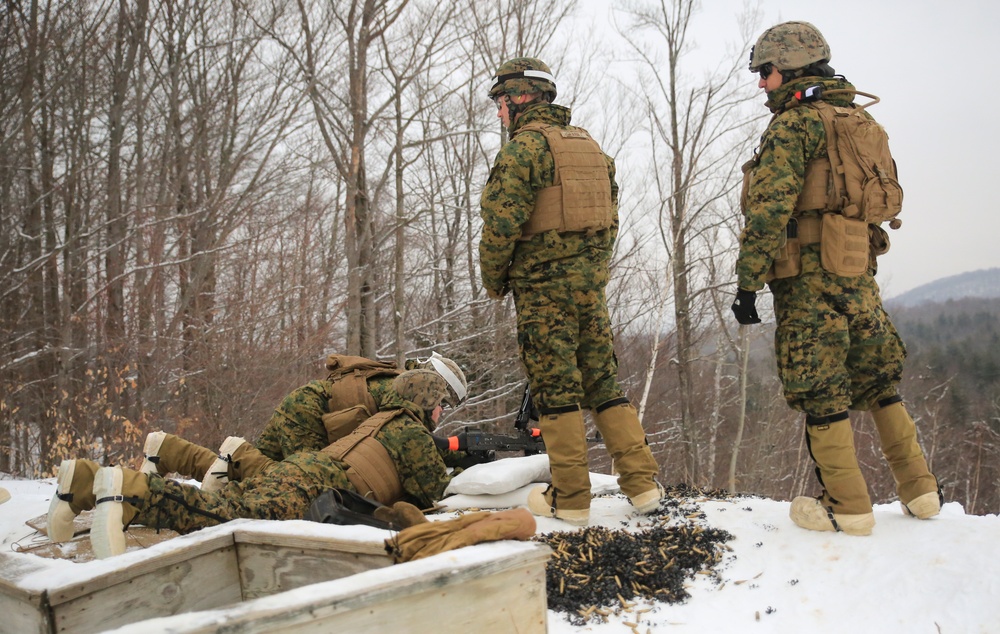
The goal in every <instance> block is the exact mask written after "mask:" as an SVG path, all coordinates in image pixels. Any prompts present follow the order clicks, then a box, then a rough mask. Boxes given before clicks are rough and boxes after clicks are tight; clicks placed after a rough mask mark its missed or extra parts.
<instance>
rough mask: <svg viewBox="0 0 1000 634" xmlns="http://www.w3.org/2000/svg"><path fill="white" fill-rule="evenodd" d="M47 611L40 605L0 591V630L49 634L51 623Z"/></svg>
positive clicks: (25, 633)
mask: <svg viewBox="0 0 1000 634" xmlns="http://www.w3.org/2000/svg"><path fill="white" fill-rule="evenodd" d="M48 616H49V615H48V611H46V610H44V609H43V608H42V607H41V606H40V605H37V604H33V603H31V602H29V601H22V600H21V599H20V598H17V597H14V596H12V595H10V594H7V593H5V592H2V591H0V619H3V621H2V625H0V632H17V633H18V634H22V633H23V634H49V633H50V632H51V631H52V624H51V622H50V621H49V618H48Z"/></svg>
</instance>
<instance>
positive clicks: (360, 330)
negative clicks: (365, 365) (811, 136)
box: [0, 0, 1000, 513]
mask: <svg viewBox="0 0 1000 634" xmlns="http://www.w3.org/2000/svg"><path fill="white" fill-rule="evenodd" d="M697 8H698V5H697V3H696V2H691V1H685V0H646V1H635V2H625V1H623V2H621V3H616V9H615V16H616V17H615V22H614V25H613V27H614V28H615V29H616V30H617V32H618V33H619V34H620V35H621V36H622V38H623V41H624V42H626V43H627V48H626V50H621V49H614V48H613V47H608V46H604V45H603V44H604V42H603V38H602V37H600V36H599V34H598V35H595V34H594V33H582V32H574V33H573V37H559V36H558V34H559V33H560V32H563V33H565V32H566V29H569V28H570V26H571V24H572V25H575V26H573V28H578V26H579V23H571V20H572V18H573V16H574V12H575V11H576V10H577V3H576V2H573V1H569V0H493V1H490V2H481V1H478V0H455V1H453V2H445V3H441V2H438V1H437V0H299V1H298V2H296V3H285V2H273V1H270V0H227V1H224V2H211V3H207V2H198V1H195V0H171V1H168V2H160V3H157V2H154V3H150V2H149V1H148V0H119V1H114V0H81V1H79V2H72V3H67V2H58V1H52V0H4V2H3V5H2V6H0V279H2V280H3V282H2V283H0V339H2V347H0V473H8V474H14V475H18V476H22V477H41V476H46V475H51V474H52V473H53V472H54V469H55V468H56V467H57V466H58V462H59V460H60V459H61V458H64V457H82V456H90V457H92V458H94V459H96V460H99V461H101V462H104V463H110V462H124V463H130V464H133V465H135V464H137V461H138V458H139V453H140V451H141V445H142V439H143V438H144V436H145V434H146V433H147V432H149V431H153V430H157V429H163V430H166V431H169V432H172V433H177V434H180V435H183V436H185V437H187V438H189V439H190V440H193V441H196V442H199V443H201V444H203V445H206V446H209V447H215V446H218V445H219V443H220V442H221V441H222V440H223V439H224V438H225V437H226V436H229V435H242V436H246V437H250V438H252V437H253V436H254V435H255V433H256V432H257V431H258V430H259V429H260V428H261V427H262V426H263V424H264V422H265V421H266V420H267V418H268V417H269V415H270V412H271V410H272V409H273V407H274V405H275V404H276V403H277V402H278V401H279V400H280V399H281V397H282V396H284V395H285V394H286V393H287V392H288V391H289V390H291V389H293V388H295V387H297V386H298V385H301V384H302V383H304V382H306V381H308V380H310V379H313V378H318V377H320V376H322V374H323V369H322V362H323V359H324V358H325V355H326V354H327V353H329V352H348V353H351V354H361V355H364V356H369V357H377V358H381V359H388V360H396V361H401V360H402V359H404V358H409V357H414V356H421V355H427V354H429V352H430V351H431V350H437V351H439V352H441V353H442V354H445V355H446V356H449V357H452V358H454V359H456V360H458V361H459V362H460V363H461V364H462V366H463V367H464V368H465V369H466V374H467V376H468V378H469V381H470V392H471V397H470V398H469V400H468V401H467V402H466V403H465V404H464V405H463V406H462V407H460V408H459V409H457V410H455V411H452V412H449V414H448V416H447V418H446V419H445V421H444V423H443V427H444V428H445V429H456V428H458V427H460V426H462V425H465V424H477V425H481V426H486V427H492V428H498V429H503V428H508V427H509V425H510V422H511V419H512V416H513V412H514V411H515V409H516V406H517V402H518V399H519V398H520V393H521V386H522V385H523V382H524V375H523V371H522V369H521V367H520V363H519V361H518V357H517V346H516V341H515V338H514V318H513V306H512V304H511V301H510V299H509V298H508V299H506V300H505V301H503V302H493V301H491V300H489V299H488V298H487V297H486V294H485V292H484V291H483V289H482V288H481V286H480V284H479V272H478V267H477V259H478V257H477V241H478V233H479V227H480V220H479V215H478V212H479V206H478V199H479V192H480V190H481V188H482V186H483V184H484V183H485V180H486V177H487V175H488V172H489V167H490V165H491V163H492V160H493V157H494V155H495V153H496V151H497V149H498V148H499V146H500V144H501V142H502V139H503V137H502V130H501V128H500V125H499V122H498V121H497V120H496V118H495V110H494V106H493V104H492V103H491V102H490V101H489V100H488V99H487V98H486V91H487V89H488V86H489V80H490V78H491V77H492V75H493V72H494V70H495V69H496V67H497V66H498V65H499V63H500V62H501V61H503V60H505V59H508V58H510V57H513V56H518V55H525V54H526V55H532V56H538V57H541V58H543V59H544V60H546V61H547V62H548V63H549V65H550V66H551V67H552V68H553V69H554V70H555V72H556V75H557V79H558V84H559V92H560V98H559V99H557V101H558V102H559V103H562V104H564V105H567V106H570V107H572V108H573V109H574V112H575V115H576V116H575V119H574V121H575V123H577V124H579V125H583V126H585V127H587V128H589V129H590V130H591V132H592V133H593V134H594V136H595V137H596V138H598V139H599V140H600V141H601V143H602V146H603V147H604V149H605V151H606V152H607V153H609V154H611V155H613V156H618V157H619V181H620V184H621V186H622V200H621V209H620V214H621V221H622V232H621V239H620V241H619V244H618V245H617V250H616V254H615V258H614V264H613V271H612V279H613V282H612V284H611V286H610V287H609V290H608V293H609V303H610V306H611V309H612V313H613V319H614V323H615V325H616V347H617V353H618V358H619V360H620V363H621V373H620V377H621V379H622V382H623V384H624V385H625V386H626V389H627V391H628V394H629V396H630V397H631V398H632V400H633V402H634V403H635V404H636V405H637V407H638V408H639V411H640V414H641V417H642V420H643V425H644V427H645V429H646V431H647V434H648V437H649V439H650V443H651V445H652V447H653V449H654V452H655V454H656V457H657V459H658V461H659V463H660V465H661V477H662V478H663V479H664V481H666V482H671V483H672V482H681V481H683V482H687V483H690V484H694V485H699V486H718V487H725V488H728V489H730V490H734V491H748V492H755V493H759V494H762V495H767V496H769V497H773V498H775V499H784V498H790V497H792V496H795V495H798V494H803V493H805V494H809V493H814V492H815V489H816V483H815V480H814V477H813V475H812V469H811V463H810V460H809V457H808V451H807V449H806V447H805V445H804V434H803V431H802V425H801V421H800V420H799V416H797V415H796V414H795V413H794V412H791V411H790V410H789V409H788V408H787V407H786V406H785V404H784V401H783V399H782V397H781V392H780V386H779V385H778V383H777V380H776V376H775V371H774V361H773V356H772V353H771V352H770V336H771V332H772V329H773V319H770V320H769V319H768V317H769V316H768V315H767V314H766V313H767V299H766V296H765V298H764V299H763V302H762V303H763V304H764V306H763V309H764V313H765V314H764V317H765V322H768V321H770V322H771V323H770V328H769V327H768V323H765V325H763V326H759V327H755V328H738V327H737V326H736V325H735V322H734V321H733V319H732V317H731V315H730V314H729V309H728V306H729V304H730V303H731V301H732V293H733V283H734V276H733V274H732V270H733V262H734V258H735V251H734V249H735V245H736V236H737V234H738V231H739V225H740V214H739V211H738V205H737V201H736V199H737V195H738V189H739V183H740V177H741V175H740V169H739V168H740V165H741V164H742V162H743V161H745V160H746V158H747V157H748V156H749V154H750V151H751V149H752V147H753V146H754V145H755V143H756V138H757V137H758V135H759V134H760V132H761V131H762V130H763V128H764V125H765V123H766V118H765V115H766V112H765V111H764V109H763V108H761V104H760V102H761V96H760V94H759V91H757V90H756V89H755V83H756V82H755V81H754V80H753V78H752V77H751V78H750V79H748V73H747V70H746V59H747V53H748V50H749V46H750V44H752V41H753V39H752V38H754V37H756V35H757V34H758V32H759V31H760V30H761V28H762V24H761V14H760V11H759V9H756V10H755V9H753V8H752V7H750V9H749V10H748V11H746V13H745V14H743V15H741V16H734V17H733V20H734V23H735V24H737V25H738V29H737V32H738V33H739V37H737V38H736V39H735V40H734V41H732V42H729V43H728V44H727V45H726V49H725V50H724V51H719V55H718V58H719V59H721V60H723V62H722V63H720V64H718V65H716V66H715V67H714V69H713V70H710V71H705V70H704V68H703V66H702V65H701V64H700V63H699V64H696V63H693V62H690V59H691V58H690V57H689V55H690V53H691V52H692V50H693V49H694V44H693V42H692V41H690V40H689V36H688V33H689V28H690V27H691V24H692V23H693V21H694V20H697V19H698V18H699V13H698V11H697ZM583 47H586V54H581V50H582V48H583ZM622 57H627V58H628V59H629V60H630V61H631V63H632V64H631V68H633V69H634V71H633V73H634V74H627V75H620V76H615V74H614V73H608V72H606V71H608V69H609V68H612V67H613V65H612V62H613V61H614V60H616V59H621V58H622ZM627 154H631V156H632V158H631V159H626V158H625V157H624V156H623V155H627ZM624 166H627V169H623V167H624ZM904 186H905V182H904ZM888 257H891V254H890V256H888ZM998 314H1000V306H998V305H997V302H995V301H990V300H964V301H962V302H951V303H949V304H947V305H941V306H932V307H930V308H928V307H924V308H923V309H921V308H920V307H917V308H906V309H900V311H898V312H896V311H894V312H893V315H894V317H896V318H897V321H898V322H899V323H898V326H899V327H900V330H901V331H903V334H904V336H908V337H910V338H909V339H908V344H909V345H910V349H911V357H910V361H909V362H908V366H907V376H906V378H905V380H904V383H903V385H902V387H901V390H902V392H903V394H904V396H906V398H907V400H908V402H909V404H910V408H911V410H912V413H913V415H914V417H915V418H916V419H917V422H918V426H919V428H920V430H921V434H922V438H921V440H922V442H923V444H924V447H925V451H926V453H927V456H928V459H929V462H930V463H931V466H932V469H933V470H934V472H935V473H936V474H937V476H938V477H939V479H940V480H941V483H942V485H943V487H944V488H945V492H946V494H947V495H948V497H949V499H954V500H958V501H960V502H962V503H963V505H964V506H965V508H966V510H967V512H970V513H996V512H997V511H998V509H1000V493H998V488H1000V487H998V486H997V485H998V484H1000V467H998V465H1000V460H998V458H1000V385H998V382H1000V345H997V344H998V343H1000V342H998V340H997V338H998V334H997V333H998V325H997V323H996V321H997V315H998ZM973 342H975V343H973ZM855 421H856V423H857V425H856V427H857V443H858V447H859V452H860V455H861V457H862V462H863V468H864V469H865V471H866V475H867V477H868V481H869V483H870V486H871V488H872V492H873V496H874V498H875V500H876V501H880V502H881V501H888V500H891V499H892V496H893V495H894V493H893V491H894V487H893V483H892V478H891V475H890V474H889V473H888V471H887V469H885V468H884V465H883V464H882V462H881V458H880V455H879V448H878V441H877V437H876V436H875V435H874V431H873V426H872V425H871V424H870V419H869V418H868V417H867V416H866V415H865V416H855ZM591 461H592V468H593V469H594V470H597V471H600V470H604V471H607V470H608V469H610V465H609V464H608V459H607V456H606V454H605V452H604V451H603V448H595V449H594V450H593V451H592V453H591Z"/></svg>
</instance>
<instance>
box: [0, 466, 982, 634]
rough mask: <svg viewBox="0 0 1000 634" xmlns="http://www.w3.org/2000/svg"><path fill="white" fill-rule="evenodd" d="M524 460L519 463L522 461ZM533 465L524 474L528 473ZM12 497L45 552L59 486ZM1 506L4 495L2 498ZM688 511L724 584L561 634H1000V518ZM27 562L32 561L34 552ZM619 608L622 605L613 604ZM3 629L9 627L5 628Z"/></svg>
mask: <svg viewBox="0 0 1000 634" xmlns="http://www.w3.org/2000/svg"><path fill="white" fill-rule="evenodd" d="M519 461H520V462H519ZM525 464H528V465H530V466H531V468H529V469H527V470H526V469H524V465H525ZM483 466H484V467H487V468H485V469H480V471H481V472H482V474H481V475H482V477H483V479H484V482H485V483H486V484H485V485H484V486H485V487H486V488H488V489H491V490H499V489H503V488H508V489H509V488H511V487H510V486H508V487H504V486H502V483H504V482H507V483H508V484H509V485H511V486H514V485H518V484H523V482H521V480H523V479H524V478H526V477H529V476H528V475H526V474H529V473H531V472H532V471H534V470H536V469H537V468H538V464H537V458H536V461H535V462H530V461H526V459H514V460H513V461H512V460H505V461H499V462H497V463H493V464H492V465H483ZM594 481H595V491H596V492H598V493H601V495H599V496H598V497H596V498H595V499H594V503H593V507H592V511H591V524H592V525H601V526H606V527H608V528H609V529H612V530H636V529H637V527H638V528H641V527H642V526H643V524H644V521H645V518H638V517H635V516H634V514H633V513H632V510H631V509H632V507H631V506H630V505H629V503H628V501H627V500H626V499H625V498H624V497H623V496H621V495H620V494H618V493H617V492H616V487H615V485H614V481H613V479H611V478H609V477H608V476H600V475H597V474H595V476H594ZM0 487H3V488H5V489H6V490H7V491H9V492H10V494H11V499H10V500H9V501H7V502H6V503H3V504H2V506H0V548H2V549H3V550H4V551H8V552H9V551H16V550H17V546H18V545H19V544H20V545H30V544H32V543H37V541H38V540H39V539H44V538H39V537H38V535H37V534H36V533H35V531H34V530H33V529H31V528H29V527H28V526H26V525H25V524H24V522H25V521H26V520H28V519H31V518H34V517H37V516H39V515H42V514H44V513H45V512H46V511H47V510H48V505H49V499H50V498H51V496H52V494H53V492H54V489H55V485H54V481H53V479H46V480H13V479H4V477H3V476H2V475H0ZM528 488H530V487H523V486H522V487H516V486H515V488H514V490H512V491H507V492H504V493H501V494H483V495H457V496H454V497H451V498H446V503H447V506H448V507H449V508H453V509H458V508H464V507H476V506H481V507H484V508H490V507H504V506H509V505H517V504H520V503H523V500H524V498H525V496H526V491H527V489H528ZM0 497H2V495H0ZM685 506H686V507H691V508H697V509H698V510H700V514H702V515H703V517H700V518H697V519H692V520H691V521H693V522H696V523H698V524H699V525H702V526H705V527H712V528H717V529H723V530H726V531H728V532H729V533H731V534H732V535H733V536H734V539H733V540H731V541H729V542H728V543H727V545H728V547H729V548H731V551H727V552H726V554H725V555H724V556H723V558H722V561H721V563H720V564H719V565H718V566H717V567H716V570H715V572H716V574H714V575H695V577H694V578H692V579H691V580H690V581H689V582H688V584H687V589H688V592H689V593H690V598H689V599H688V600H687V601H686V602H685V603H683V604H664V603H648V602H646V603H644V602H643V601H641V600H640V601H636V602H634V603H633V604H631V605H630V606H629V608H628V609H626V610H621V609H618V610H614V609H613V610H611V611H610V612H611V613H610V614H608V615H607V616H606V617H604V618H606V620H605V621H595V620H590V621H588V622H587V623H585V624H583V625H573V624H571V623H570V621H569V620H568V619H567V617H566V615H565V614H563V613H560V612H554V611H551V610H550V611H549V619H548V627H549V631H550V632H553V633H557V634H558V633H577V632H597V633H604V632H607V633H611V632H640V633H645V632H679V633H685V632H767V633H786V632H787V633H789V634H791V633H795V634H799V633H801V632H810V633H823V632H838V633H841V632H851V633H865V632H879V633H892V632H907V633H908V634H911V633H912V634H920V633H924V632H926V633H928V634H939V633H941V634H952V633H954V634H959V633H961V634H971V633H982V634H986V633H990V632H1000V575H997V574H996V572H995V568H996V566H997V562H998V561H1000V518H998V517H997V516H996V515H989V516H972V515H966V514H965V513H964V511H963V509H962V507H961V506H960V505H959V504H957V503H954V502H952V503H947V504H946V505H945V507H944V509H943V510H942V512H941V515H939V516H938V517H935V518H933V519H931V520H927V521H919V520H916V519H913V518H910V517H906V516H904V515H903V514H902V513H901V512H900V509H899V506H898V504H892V505H880V506H877V507H876V508H875V518H876V522H877V523H876V526H875V530H874V532H873V534H872V535H871V536H870V537H851V536H848V535H843V534H833V533H814V532H809V531H805V530H802V529H799V528H797V527H796V526H794V525H793V524H792V523H791V521H790V520H789V519H788V502H782V501H774V500H768V499H760V498H745V497H735V498H730V499H710V498H705V497H700V496H695V497H693V498H691V499H689V500H685ZM569 530H575V529H574V527H571V526H569V525H567V524H565V523H563V522H560V521H558V520H552V519H546V518H540V519H539V520H538V532H539V534H542V533H551V532H559V531H569ZM22 556H24V557H33V555H29V554H24V555H22ZM106 563H107V562H98V561H95V562H90V563H82V564H71V563H68V562H65V561H57V560H52V565H53V569H54V570H56V569H57V570H58V572H59V575H60V577H61V578H63V579H65V576H66V575H71V574H73V571H74V570H79V571H80V573H81V574H86V573H88V572H93V571H88V570H87V568H88V567H95V566H98V567H99V566H104V565H106ZM612 607H614V606H612ZM0 629H2V627H0Z"/></svg>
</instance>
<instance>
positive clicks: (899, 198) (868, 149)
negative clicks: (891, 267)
mask: <svg viewBox="0 0 1000 634" xmlns="http://www.w3.org/2000/svg"><path fill="white" fill-rule="evenodd" d="M838 92H845V93H847V92H851V93H854V92H857V94H862V95H865V96H868V97H873V98H874V99H875V101H874V102H872V103H877V102H878V98H877V97H874V96H873V95H869V94H868V93H862V92H860V91H848V90H831V91H827V93H826V94H827V95H830V94H834V93H838ZM868 105H872V104H871V103H870V104H866V105H865V106H852V107H843V106H834V105H832V104H829V103H827V102H825V101H811V102H806V103H799V102H798V101H795V100H793V101H792V102H791V103H790V105H789V106H788V107H790V108H794V107H809V108H812V109H813V110H815V111H816V112H817V113H818V114H819V116H820V119H821V120H822V122H823V129H824V133H825V136H826V146H827V156H824V157H819V158H815V159H812V160H811V161H809V163H808V164H807V165H806V170H805V175H804V179H803V184H802V191H801V192H800V193H799V197H798V199H797V200H796V203H795V212H794V214H793V216H792V219H791V220H790V221H789V225H788V228H787V230H786V239H785V241H784V243H783V244H782V245H781V248H780V249H779V252H778V253H777V254H776V255H775V259H774V264H773V266H772V267H771V270H770V271H769V272H768V276H767V278H766V279H767V281H770V280H772V279H782V278H786V277H794V276H796V275H799V274H800V273H801V271H802V263H801V251H800V249H801V247H802V246H805V245H808V244H815V243H819V244H820V261H821V264H822V266H823V268H824V269H826V270H828V271H830V272H832V273H834V274H836V275H842V276H845V277H855V276H858V275H861V274H862V273H864V272H865V271H867V270H868V267H869V266H870V265H873V263H874V257H875V256H879V255H882V254H884V253H886V252H887V251H888V250H889V237H888V234H887V233H886V232H885V230H883V229H882V228H881V227H880V226H879V225H880V224H881V223H883V222H886V221H889V226H890V227H891V228H893V229H898V228H899V226H900V225H901V221H900V220H899V219H898V218H896V216H897V215H898V214H899V212H900V211H901V209H902V203H903V189H902V187H900V185H899V182H898V181H897V180H896V162H895V161H894V160H893V158H892V155H891V153H890V152H889V136H888V135H887V134H886V132H885V129H884V128H883V127H882V126H881V125H879V124H878V123H877V122H876V121H875V120H874V119H872V118H871V117H869V116H867V115H866V113H865V108H866V107H867V106H868ZM775 116H777V115H775ZM756 162H757V157H756V156H755V157H754V159H753V160H751V161H749V162H748V163H747V164H745V165H744V166H743V194H742V197H741V201H740V202H741V205H742V207H743V210H744V213H745V212H746V208H747V195H748V193H749V186H750V179H751V178H752V175H753V168H754V167H756Z"/></svg>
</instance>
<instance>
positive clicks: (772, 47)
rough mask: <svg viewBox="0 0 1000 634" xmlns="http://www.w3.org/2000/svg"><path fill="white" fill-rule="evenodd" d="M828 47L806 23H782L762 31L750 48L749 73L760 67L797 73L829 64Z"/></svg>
mask: <svg viewBox="0 0 1000 634" xmlns="http://www.w3.org/2000/svg"><path fill="white" fill-rule="evenodd" d="M830 57H831V55H830V45H829V44H827V43H826V39H825V38H824V37H823V34H822V33H820V32H819V29H817V28H816V27H815V26H813V25H812V24H809V23H808V22H782V23H781V24H776V25H775V26H772V27H771V28H769V29H768V30H766V31H764V33H762V34H761V36H760V37H759V38H757V43H756V44H754V45H753V48H751V49H750V71H751V72H754V73H756V72H757V71H758V70H759V69H760V67H761V66H763V65H764V64H774V65H775V66H776V67H777V68H778V69H779V70H782V71H787V70H797V69H799V68H806V67H807V66H812V65H814V64H824V63H826V62H829V61H830Z"/></svg>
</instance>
